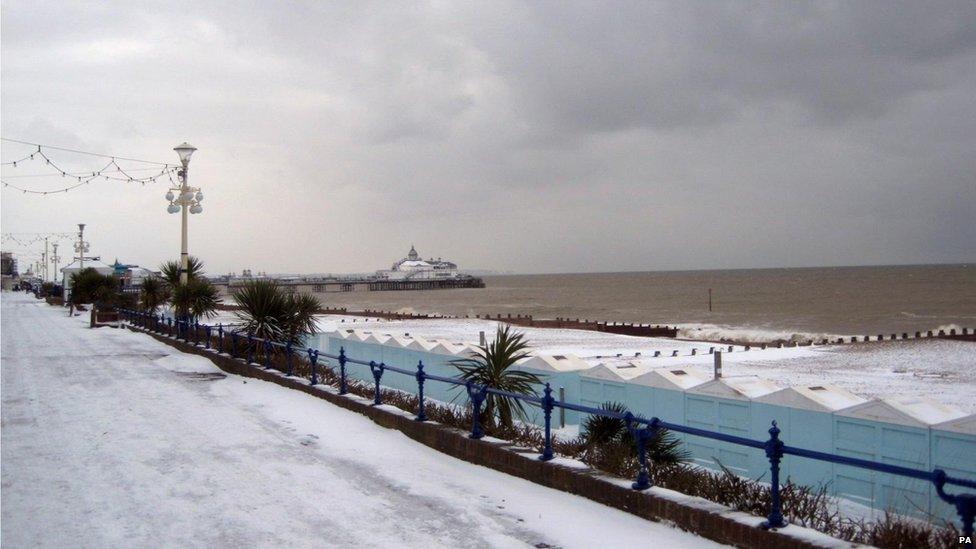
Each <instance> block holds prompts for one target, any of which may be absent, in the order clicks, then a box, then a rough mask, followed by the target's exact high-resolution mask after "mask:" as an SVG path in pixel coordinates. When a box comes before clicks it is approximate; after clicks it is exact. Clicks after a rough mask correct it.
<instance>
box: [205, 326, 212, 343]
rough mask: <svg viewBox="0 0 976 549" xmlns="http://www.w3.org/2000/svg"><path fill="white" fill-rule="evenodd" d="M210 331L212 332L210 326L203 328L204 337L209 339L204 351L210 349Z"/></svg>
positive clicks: (206, 341)
mask: <svg viewBox="0 0 976 549" xmlns="http://www.w3.org/2000/svg"><path fill="white" fill-rule="evenodd" d="M210 330H211V328H210V326H204V327H203V335H204V336H206V337H207V339H206V340H205V341H204V342H203V348H204V349H209V348H210Z"/></svg>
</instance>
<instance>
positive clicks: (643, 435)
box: [119, 309, 976, 537]
mask: <svg viewBox="0 0 976 549" xmlns="http://www.w3.org/2000/svg"><path fill="white" fill-rule="evenodd" d="M119 310H120V311H123V312H124V313H125V314H127V315H129V316H130V317H134V316H139V315H141V316H143V317H144V318H148V317H149V316H150V315H149V314H148V313H145V312H140V311H133V310H131V309H119ZM152 316H153V317H154V318H155V315H152ZM159 318H161V315H160V317H159ZM175 323H176V325H177V334H179V330H180V325H181V324H185V325H187V327H188V328H189V327H190V326H191V325H192V326H193V327H194V328H204V329H205V330H212V329H213V327H212V326H207V325H205V324H199V323H197V322H193V323H191V322H189V321H186V320H180V319H176V322H175ZM219 327H220V328H221V330H220V334H221V337H222V335H223V331H222V327H223V325H219ZM232 335H237V336H238V337H239V334H236V332H235V333H233V334H232ZM177 337H178V335H177ZM196 337H197V334H196V333H195V334H194V344H195V343H196ZM247 337H248V339H249V340H250V341H253V342H258V343H265V342H266V341H268V340H266V339H262V338H258V337H254V336H251V335H248V336H247ZM269 343H270V344H271V346H274V347H279V348H283V349H286V350H289V351H293V352H294V350H293V349H292V346H291V345H290V344H288V343H281V342H278V341H269ZM209 344H210V342H209V338H208V341H207V345H208V346H209ZM222 345H223V342H222V341H221V348H222ZM307 353H308V355H309V357H310V358H312V357H314V359H312V361H311V362H312V380H311V382H312V384H313V385H315V384H316V383H317V381H316V375H315V363H316V362H317V360H319V359H320V358H328V359H331V360H336V361H338V362H339V365H340V370H341V378H340V390H339V393H340V394H345V392H346V374H345V366H346V364H359V365H363V366H369V367H370V370H371V371H372V373H373V376H374V379H375V382H376V385H375V396H374V402H375V404H380V403H381V393H380V378H381V377H382V375H383V373H384V372H385V371H387V370H389V371H392V372H395V373H398V374H403V375H409V376H413V377H415V378H416V379H417V382H418V385H419V388H420V403H419V412H418V414H417V419H418V420H419V421H423V420H425V419H426V418H425V417H424V411H423V410H424V398H423V383H424V381H426V380H431V381H438V382H441V383H447V384H450V385H454V386H462V387H467V388H468V396H469V398H470V399H471V400H472V405H473V407H474V419H473V423H474V425H473V427H472V434H471V437H472V438H481V436H482V435H481V431H480V425H479V423H480V422H479V420H478V414H479V412H480V407H481V403H482V401H483V400H484V399H485V397H486V396H487V395H488V394H494V395H499V396H504V397H509V398H514V399H518V400H521V401H525V402H527V403H530V404H533V405H537V406H540V407H541V408H542V409H543V411H544V412H545V447H544V450H543V455H542V456H540V459H543V460H547V459H551V458H552V446H551V425H550V418H551V413H552V409H553V408H562V409H564V410H573V411H577V412H581V413H585V414H590V415H596V416H602V417H607V418H612V419H618V420H624V421H626V422H627V427H628V429H629V430H630V431H631V433H632V434H634V435H635V440H636V441H637V446H638V458H639V461H640V464H641V467H640V472H639V473H638V480H637V482H635V483H634V484H633V487H634V488H635V489H646V488H648V487H650V483H649V481H648V476H647V469H646V459H645V458H646V456H645V448H644V444H645V442H646V440H647V439H648V438H649V437H650V435H651V434H653V433H654V432H656V431H657V430H659V429H662V428H663V429H668V430H671V431H675V432H679V433H685V434H689V435H693V436H698V437H703V438H708V439H712V440H718V441H722V442H728V443H731V444H736V445H739V446H746V447H750V448H755V449H760V450H764V451H765V453H766V456H767V457H768V458H769V460H770V470H771V472H772V475H771V479H770V486H771V488H770V489H771V492H772V498H771V511H770V514H769V517H768V518H767V520H766V522H764V523H763V525H764V527H765V528H778V527H782V526H785V524H786V523H785V521H784V520H783V517H782V514H781V512H780V508H779V507H780V504H779V463H780V460H781V459H782V458H783V457H784V456H786V455H792V456H796V457H801V458H806V459H813V460H818V461H825V462H829V463H835V464H838V465H847V466H851V467H857V468H861V469H867V470H871V471H876V472H880V473H887V474H893V475H897V476H902V477H909V478H914V479H918V480H924V481H929V482H932V483H934V484H935V486H936V491H937V493H938V496H939V497H940V498H941V499H942V500H944V501H946V502H947V503H950V504H952V505H955V507H956V508H957V511H958V513H959V515H960V517H961V519H962V523H963V534H964V535H968V536H970V537H971V536H972V535H973V520H974V515H976V494H957V495H949V494H945V493H944V491H943V490H942V486H943V485H945V484H953V485H956V486H963V487H967V488H976V480H969V479H964V478H958V477H951V476H949V475H947V474H946V473H945V471H943V470H942V469H934V470H932V471H926V470H922V469H914V468H911V467H904V466H901V465H893V464H888V463H880V462H877V461H871V460H866V459H861V458H854V457H848V456H841V455H837V454H832V453H829V452H820V451H816V450H809V449H806V448H798V447H795V446H788V445H786V444H784V443H783V441H782V440H780V439H779V433H780V430H779V428H778V427H777V425H776V421H773V422H772V427H771V428H770V429H769V433H770V439H769V440H765V441H761V440H754V439H750V438H745V437H740V436H736V435H730V434H727V433H721V432H717V431H710V430H707V429H700V428H697V427H689V426H687V425H679V424H676V423H670V422H667V421H662V420H661V419H660V418H658V417H653V418H650V419H648V418H644V417H640V416H635V415H634V414H632V413H629V412H628V413H620V412H614V411H612V410H604V409H601V408H594V407H591V406H585V405H582V404H573V403H570V402H562V401H559V400H556V399H554V398H552V396H551V392H552V390H551V388H550V387H549V384H548V383H546V385H545V389H544V396H542V397H539V396H538V395H535V394H530V395H525V394H521V393H513V392H511V391H504V390H501V389H496V388H493V387H488V386H482V385H477V384H473V383H472V382H470V381H469V380H465V379H463V378H460V377H458V378H452V377H446V376H439V375H436V374H428V373H426V372H424V371H423V362H420V363H418V367H417V369H416V370H409V369H406V368H400V367H396V366H390V365H387V364H385V363H383V362H376V361H368V360H362V359H357V358H350V357H349V356H347V355H346V354H345V348H344V347H342V348H340V350H339V354H338V355H332V354H329V353H324V352H320V351H318V350H316V349H312V348H311V347H309V348H308V349H307ZM265 359H266V360H267V357H265ZM473 387H474V388H476V389H477V390H475V391H472V388H473ZM641 425H644V426H645V427H644V428H643V429H641V428H640V426H641Z"/></svg>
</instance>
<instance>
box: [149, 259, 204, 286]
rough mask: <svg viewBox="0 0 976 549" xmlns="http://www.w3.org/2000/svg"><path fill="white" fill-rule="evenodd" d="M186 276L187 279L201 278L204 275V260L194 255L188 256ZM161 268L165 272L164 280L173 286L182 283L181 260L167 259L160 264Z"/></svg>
mask: <svg viewBox="0 0 976 549" xmlns="http://www.w3.org/2000/svg"><path fill="white" fill-rule="evenodd" d="M186 265H187V267H186V275H187V276H186V278H187V280H192V279H194V278H200V277H202V276H203V261H201V260H200V259H199V258H197V257H194V256H192V255H191V256H188V257H187V260H186ZM159 270H160V271H162V273H163V280H165V281H166V284H168V285H169V286H170V287H171V288H175V287H176V286H177V285H179V283H180V262H179V261H167V262H166V263H163V264H162V265H160V266H159Z"/></svg>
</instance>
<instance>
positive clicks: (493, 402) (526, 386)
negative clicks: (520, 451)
mask: <svg viewBox="0 0 976 549" xmlns="http://www.w3.org/2000/svg"><path fill="white" fill-rule="evenodd" d="M477 349H478V350H477V351H476V352H475V356H473V357H471V358H465V359H459V360H452V361H451V364H452V365H453V366H455V367H456V368H457V369H458V370H460V371H461V379H463V380H465V381H471V382H472V383H476V384H478V385H487V386H488V387H491V388H493V389H500V390H502V391H508V392H510V393H518V394H523V395H531V394H535V389H534V387H533V385H534V384H539V383H541V379H540V378H539V376H537V375H535V374H532V373H529V372H521V371H518V370H515V369H513V368H512V367H513V366H515V363H517V362H518V361H520V360H522V359H523V358H528V357H529V353H528V349H529V345H528V342H526V341H525V336H524V334H522V333H519V332H512V331H511V326H507V325H506V326H505V328H504V329H503V328H502V327H501V326H499V327H498V332H497V333H496V334H495V340H494V341H491V342H488V343H487V344H485V345H480V346H478V348H477ZM496 413H497V416H498V421H499V423H500V424H501V425H502V426H503V427H511V426H512V420H513V418H514V417H518V418H519V419H525V408H524V406H523V404H522V401H521V400H519V399H517V398H514V397H508V396H502V395H496V394H493V393H488V395H487V396H486V398H485V415H484V417H485V419H486V421H489V422H493V421H494V418H495V415H496Z"/></svg>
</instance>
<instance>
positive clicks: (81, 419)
mask: <svg viewBox="0 0 976 549" xmlns="http://www.w3.org/2000/svg"><path fill="white" fill-rule="evenodd" d="M0 317H2V318H0V322H2V326H0V327H2V347H0V370H2V372H0V376H2V388H0V389H2V441H0V442H2V450H0V453H2V456H0V457H2V466H0V468H2V474H0V476H2V495H3V498H2V526H0V528H2V531H0V534H2V543H3V545H4V547H11V548H15V547H127V548H128V547H149V546H151V547H204V546H206V547H255V546H299V547H310V546H316V547H321V546H357V547H384V548H387V547H401V546H407V547H533V546H535V547H615V548H619V547H647V546H654V547H709V546H714V544H713V543H711V542H709V541H707V540H705V539H702V538H700V537H697V536H694V535H692V534H689V533H686V532H682V531H680V530H676V529H674V528H671V527H668V526H666V525H663V524H657V523H653V522H648V521H645V520H642V519H639V518H637V517H634V516H631V515H628V514H626V513H623V512H620V511H617V510H614V509H611V508H609V507H605V506H603V505H599V504H597V503H593V502H591V501H588V500H585V499H583V498H579V497H576V496H572V495H569V494H565V493H562V492H559V491H556V490H551V489H548V488H544V487H541V486H537V485H534V484H532V483H529V482H527V481H524V480H520V479H517V478H514V477H510V476H507V475H504V474H501V473H498V472H495V471H492V470H489V469H487V468H484V467H480V466H477V465H473V464H470V463H466V462H463V461H460V460H456V459H454V458H451V457H448V456H445V455H443V454H440V453H437V452H435V451H434V450H432V449H430V448H427V447H425V446H422V445H420V444H417V443H415V442H413V441H411V440H410V439H408V438H406V437H405V436H403V435H402V434H400V433H399V432H396V431H392V430H388V429H383V428H381V427H379V426H377V425H375V424H374V423H372V422H371V421H369V420H368V419H367V418H365V417H363V416H360V415H358V414H355V413H353V412H349V411H345V410H342V409H339V408H337V407H334V406H332V405H330V404H328V403H326V402H324V401H321V400H318V399H314V398H312V397H309V396H308V395H304V394H301V393H298V392H296V391H289V390H287V389H284V388H281V387H278V386H276V385H272V384H269V383H265V382H261V381H257V380H254V379H244V378H240V377H236V376H224V375H223V374H222V373H221V372H220V371H219V370H218V369H217V368H216V367H215V366H214V365H213V364H212V363H211V362H210V361H208V360H206V359H204V358H201V357H197V356H192V355H186V354H183V353H179V352H176V351H174V350H173V349H172V348H170V347H168V346H166V345H163V344H162V343H160V342H157V341H155V340H153V339H152V338H150V337H149V336H146V335H143V334H136V333H132V332H128V331H125V330H117V329H112V328H99V329H95V330H92V329H89V328H88V327H87V315H86V316H82V317H75V318H69V317H67V316H66V312H65V310H64V309H61V308H58V307H50V306H48V305H45V304H43V302H41V301H38V300H35V299H33V298H32V297H28V296H25V295H23V294H11V293H8V292H4V293H3V295H2V298H0Z"/></svg>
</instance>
